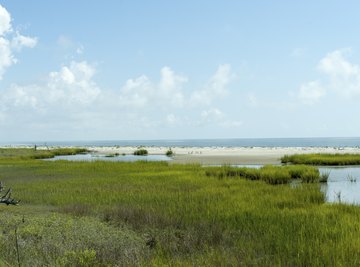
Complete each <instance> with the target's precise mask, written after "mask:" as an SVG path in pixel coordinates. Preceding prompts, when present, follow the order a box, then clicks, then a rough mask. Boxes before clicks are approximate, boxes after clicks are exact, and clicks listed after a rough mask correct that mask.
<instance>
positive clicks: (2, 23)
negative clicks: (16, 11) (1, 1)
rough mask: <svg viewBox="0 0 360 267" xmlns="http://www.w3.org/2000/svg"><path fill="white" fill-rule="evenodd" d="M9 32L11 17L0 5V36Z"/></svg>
mask: <svg viewBox="0 0 360 267" xmlns="http://www.w3.org/2000/svg"><path fill="white" fill-rule="evenodd" d="M9 31H11V16H10V13H9V12H8V11H7V10H6V9H5V8H4V7H3V6H2V5H0V35H4V34H5V33H7V32H9Z"/></svg>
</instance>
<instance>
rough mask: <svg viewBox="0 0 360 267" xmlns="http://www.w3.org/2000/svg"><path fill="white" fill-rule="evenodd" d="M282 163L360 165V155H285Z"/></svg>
mask: <svg viewBox="0 0 360 267" xmlns="http://www.w3.org/2000/svg"><path fill="white" fill-rule="evenodd" d="M281 163H285V164H286V163H291V164H306V165H318V166H322V165H323V166H331V165H333V166H344V165H360V154H348V153H347V154H338V153H337V154H322V153H317V154H295V155H285V156H283V157H282V158H281Z"/></svg>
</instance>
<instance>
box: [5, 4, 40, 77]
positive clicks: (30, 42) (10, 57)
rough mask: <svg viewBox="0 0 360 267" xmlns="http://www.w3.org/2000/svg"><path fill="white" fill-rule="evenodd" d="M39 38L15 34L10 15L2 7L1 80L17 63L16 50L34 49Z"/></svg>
mask: <svg viewBox="0 0 360 267" xmlns="http://www.w3.org/2000/svg"><path fill="white" fill-rule="evenodd" d="M36 43H37V38H32V37H28V36H24V35H21V34H20V33H19V32H15V33H13V29H12V25H11V15H10V13H9V12H8V11H7V10H6V9H5V8H4V7H3V6H1V5H0V80H1V79H2V78H3V75H4V73H5V71H6V69H7V68H8V67H10V66H11V65H13V64H15V63H16V62H17V60H16V58H15V56H14V50H15V51H20V50H21V49H22V48H23V47H30V48H32V47H34V46H35V45H36Z"/></svg>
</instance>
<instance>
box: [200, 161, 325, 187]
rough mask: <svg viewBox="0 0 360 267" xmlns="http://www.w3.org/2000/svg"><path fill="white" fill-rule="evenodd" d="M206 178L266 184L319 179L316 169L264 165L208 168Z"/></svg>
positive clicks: (302, 166) (310, 181)
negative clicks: (242, 180)
mask: <svg viewBox="0 0 360 267" xmlns="http://www.w3.org/2000/svg"><path fill="white" fill-rule="evenodd" d="M205 174H206V176H215V177H218V178H220V179H222V178H225V177H233V178H234V177H240V178H245V179H248V180H261V181H265V182H266V183H268V184H272V185H276V184H287V183H289V182H290V181H291V180H292V179H301V181H302V182H305V183H313V182H317V181H318V180H319V178H320V173H319V171H318V169H316V168H314V167H311V166H305V165H299V166H272V165H265V166H263V167H261V168H259V169H256V168H246V167H242V168H237V167H230V166H222V167H208V168H206V170H205Z"/></svg>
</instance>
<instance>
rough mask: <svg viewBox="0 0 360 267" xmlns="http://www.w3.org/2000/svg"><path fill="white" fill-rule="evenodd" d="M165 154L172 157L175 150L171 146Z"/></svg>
mask: <svg viewBox="0 0 360 267" xmlns="http://www.w3.org/2000/svg"><path fill="white" fill-rule="evenodd" d="M165 155H166V156H168V157H172V156H173V155H174V152H173V151H172V150H171V148H169V150H168V151H166V153H165Z"/></svg>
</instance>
